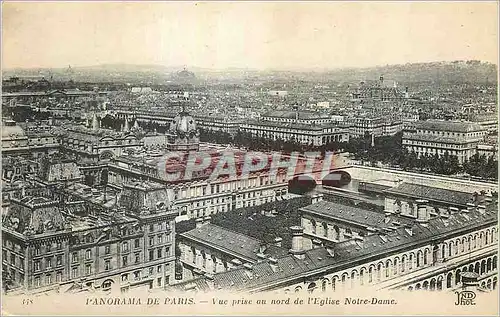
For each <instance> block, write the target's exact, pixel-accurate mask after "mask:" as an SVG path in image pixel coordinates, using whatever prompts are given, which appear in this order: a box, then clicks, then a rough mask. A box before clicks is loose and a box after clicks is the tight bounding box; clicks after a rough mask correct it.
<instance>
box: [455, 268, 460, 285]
mask: <svg viewBox="0 0 500 317" xmlns="http://www.w3.org/2000/svg"><path fill="white" fill-rule="evenodd" d="M458 283H460V270H457V271H456V272H455V285H458Z"/></svg>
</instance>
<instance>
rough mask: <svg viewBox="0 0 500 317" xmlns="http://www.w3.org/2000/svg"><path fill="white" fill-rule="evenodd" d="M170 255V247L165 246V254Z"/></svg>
mask: <svg viewBox="0 0 500 317" xmlns="http://www.w3.org/2000/svg"><path fill="white" fill-rule="evenodd" d="M169 255H170V247H166V248H165V256H169Z"/></svg>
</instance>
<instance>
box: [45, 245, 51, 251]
mask: <svg viewBox="0 0 500 317" xmlns="http://www.w3.org/2000/svg"><path fill="white" fill-rule="evenodd" d="M45 252H50V243H47V244H46V245H45Z"/></svg>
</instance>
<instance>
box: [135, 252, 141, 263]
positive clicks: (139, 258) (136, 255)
mask: <svg viewBox="0 0 500 317" xmlns="http://www.w3.org/2000/svg"><path fill="white" fill-rule="evenodd" d="M140 261H141V254H140V253H136V254H135V263H139V262H140Z"/></svg>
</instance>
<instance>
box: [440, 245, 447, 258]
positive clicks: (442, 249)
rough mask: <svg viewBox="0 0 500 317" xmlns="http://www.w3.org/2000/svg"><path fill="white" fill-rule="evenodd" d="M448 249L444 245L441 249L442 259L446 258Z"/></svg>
mask: <svg viewBox="0 0 500 317" xmlns="http://www.w3.org/2000/svg"><path fill="white" fill-rule="evenodd" d="M446 247H447V245H446V244H443V246H442V247H441V259H444V258H446Z"/></svg>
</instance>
